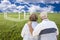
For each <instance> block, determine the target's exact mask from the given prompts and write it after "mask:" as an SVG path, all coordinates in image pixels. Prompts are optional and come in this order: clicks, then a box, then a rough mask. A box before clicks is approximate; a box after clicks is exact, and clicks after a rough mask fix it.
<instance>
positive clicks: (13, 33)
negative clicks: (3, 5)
mask: <svg viewBox="0 0 60 40" xmlns="http://www.w3.org/2000/svg"><path fill="white" fill-rule="evenodd" d="M21 15H23V14H21ZM9 16H11V17H15V18H17V17H18V16H17V14H9ZM21 18H23V16H21ZM48 18H49V19H50V20H52V21H55V22H56V24H57V26H58V28H59V31H60V14H48ZM27 21H28V20H25V21H20V22H15V21H10V20H6V19H4V15H3V14H0V40H22V37H21V36H20V33H21V30H22V28H23V26H24V24H25V23H26V22H27ZM38 22H41V20H40V18H39V19H38ZM58 40H60V35H59V38H58Z"/></svg>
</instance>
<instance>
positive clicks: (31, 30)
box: [28, 22, 33, 34]
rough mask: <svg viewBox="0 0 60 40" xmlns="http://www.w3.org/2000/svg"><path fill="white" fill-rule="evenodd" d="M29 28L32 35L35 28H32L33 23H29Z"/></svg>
mask: <svg viewBox="0 0 60 40" xmlns="http://www.w3.org/2000/svg"><path fill="white" fill-rule="evenodd" d="M28 27H29V30H30V33H31V34H32V33H33V28H32V23H31V22H28Z"/></svg>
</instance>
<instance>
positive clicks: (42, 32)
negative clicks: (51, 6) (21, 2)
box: [21, 13, 59, 40]
mask: <svg viewBox="0 0 60 40" xmlns="http://www.w3.org/2000/svg"><path fill="white" fill-rule="evenodd" d="M40 19H41V20H42V22H40V23H38V22H37V20H38V15H36V14H31V15H30V17H29V22H27V23H26V24H25V25H24V27H23V29H22V32H21V36H22V37H23V40H57V37H58V35H59V31H58V28H57V25H56V24H55V22H53V21H51V20H49V19H48V17H47V14H46V13H40Z"/></svg>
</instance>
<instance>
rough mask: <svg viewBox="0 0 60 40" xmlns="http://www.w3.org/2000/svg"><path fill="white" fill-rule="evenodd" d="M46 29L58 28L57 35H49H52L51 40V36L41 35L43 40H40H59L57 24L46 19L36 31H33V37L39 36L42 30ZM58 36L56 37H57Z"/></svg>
mask: <svg viewBox="0 0 60 40" xmlns="http://www.w3.org/2000/svg"><path fill="white" fill-rule="evenodd" d="M45 28H56V29H57V31H56V33H55V34H54V35H53V34H52V35H51V34H49V35H51V36H50V38H49V35H47V34H46V35H41V36H43V37H42V38H40V40H48V39H47V38H49V40H52V39H53V37H54V39H56V40H57V37H56V36H57V35H59V31H58V28H57V26H56V24H55V22H53V21H50V20H48V19H45V20H43V21H42V22H41V23H39V24H38V25H37V26H36V28H35V29H34V31H33V36H37V35H39V33H40V32H41V30H43V29H45ZM55 35H56V36H55Z"/></svg>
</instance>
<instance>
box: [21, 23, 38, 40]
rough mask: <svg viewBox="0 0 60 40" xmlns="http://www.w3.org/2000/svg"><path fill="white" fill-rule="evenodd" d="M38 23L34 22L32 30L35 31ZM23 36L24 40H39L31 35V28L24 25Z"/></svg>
mask: <svg viewBox="0 0 60 40" xmlns="http://www.w3.org/2000/svg"><path fill="white" fill-rule="evenodd" d="M37 24H38V23H37V22H32V28H33V29H34V28H35V27H36V26H37ZM21 36H22V37H23V40H37V37H33V36H32V35H31V34H30V31H29V27H28V25H27V24H25V25H24V27H23V29H22V32H21Z"/></svg>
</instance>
